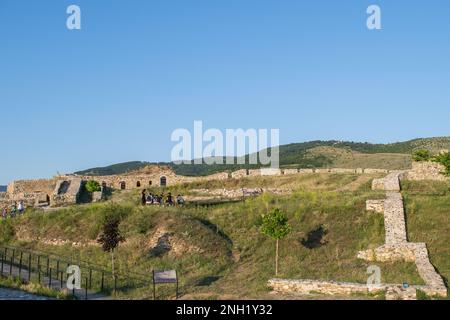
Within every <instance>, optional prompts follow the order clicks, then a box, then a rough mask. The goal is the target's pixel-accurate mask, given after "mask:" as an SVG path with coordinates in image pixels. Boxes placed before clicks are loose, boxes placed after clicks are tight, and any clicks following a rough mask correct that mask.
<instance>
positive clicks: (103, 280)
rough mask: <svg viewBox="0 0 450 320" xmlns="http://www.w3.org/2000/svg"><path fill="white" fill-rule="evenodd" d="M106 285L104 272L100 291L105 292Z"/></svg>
mask: <svg viewBox="0 0 450 320" xmlns="http://www.w3.org/2000/svg"><path fill="white" fill-rule="evenodd" d="M104 283H105V272H104V271H102V284H101V288H100V291H101V292H103V289H104Z"/></svg>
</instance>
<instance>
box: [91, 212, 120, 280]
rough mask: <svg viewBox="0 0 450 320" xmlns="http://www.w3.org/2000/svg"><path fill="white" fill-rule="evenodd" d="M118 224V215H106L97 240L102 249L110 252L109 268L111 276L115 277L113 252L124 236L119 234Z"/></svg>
mask: <svg viewBox="0 0 450 320" xmlns="http://www.w3.org/2000/svg"><path fill="white" fill-rule="evenodd" d="M119 225H120V218H119V217H117V216H109V217H107V218H106V220H105V222H104V224H103V232H102V234H101V235H100V237H99V238H98V240H97V241H98V242H99V243H100V244H101V245H102V249H103V251H105V252H110V253H111V268H112V274H113V277H115V270H114V252H115V250H116V249H117V247H118V246H119V244H120V243H121V242H123V241H125V238H124V237H123V236H122V235H121V234H120V230H119Z"/></svg>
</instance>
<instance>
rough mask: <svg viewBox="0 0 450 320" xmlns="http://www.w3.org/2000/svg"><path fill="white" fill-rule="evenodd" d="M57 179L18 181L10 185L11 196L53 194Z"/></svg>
mask: <svg viewBox="0 0 450 320" xmlns="http://www.w3.org/2000/svg"><path fill="white" fill-rule="evenodd" d="M56 181H57V180H56V179H39V180H17V181H13V182H11V183H10V184H9V185H8V189H7V192H8V193H9V194H20V193H45V194H52V192H53V190H54V189H55V186H56Z"/></svg>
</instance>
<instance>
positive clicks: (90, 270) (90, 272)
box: [89, 269, 92, 289]
mask: <svg viewBox="0 0 450 320" xmlns="http://www.w3.org/2000/svg"><path fill="white" fill-rule="evenodd" d="M89 289H92V269H89Z"/></svg>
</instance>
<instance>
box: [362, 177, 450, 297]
mask: <svg viewBox="0 0 450 320" xmlns="http://www.w3.org/2000/svg"><path fill="white" fill-rule="evenodd" d="M408 173H409V172H404V171H397V172H393V173H390V174H388V175H387V176H386V177H385V178H383V179H375V180H374V183H373V184H372V188H373V189H377V190H385V191H386V200H385V201H384V202H383V209H384V210H383V212H384V228H385V234H386V235H385V244H384V245H383V246H380V247H378V248H375V249H369V250H365V251H360V252H359V253H358V258H360V259H364V260H367V261H382V262H385V261H410V262H415V264H416V266H417V271H418V272H419V275H420V277H421V278H422V279H423V280H424V282H425V283H426V285H425V286H415V287H416V288H417V289H420V290H422V291H424V292H425V293H427V294H429V295H438V296H442V297H445V296H447V288H446V287H445V283H444V280H443V279H442V277H441V276H440V275H439V273H437V271H436V270H435V268H434V266H433V265H432V264H431V262H430V259H429V256H428V250H427V247H426V244H425V243H410V242H408V239H407V231H406V223H405V211H404V207H403V198H402V195H401V193H400V178H404V177H405V176H406V175H407V174H408ZM369 201H371V200H368V201H367V202H366V207H370V208H374V204H375V203H374V202H373V200H372V201H371V202H369ZM377 201H379V200H377ZM375 209H376V210H377V211H379V207H376V208H375Z"/></svg>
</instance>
